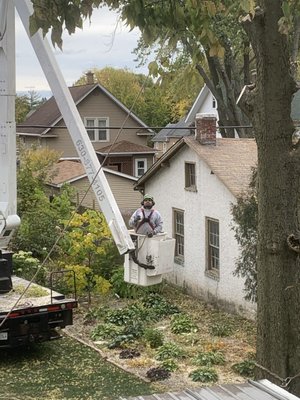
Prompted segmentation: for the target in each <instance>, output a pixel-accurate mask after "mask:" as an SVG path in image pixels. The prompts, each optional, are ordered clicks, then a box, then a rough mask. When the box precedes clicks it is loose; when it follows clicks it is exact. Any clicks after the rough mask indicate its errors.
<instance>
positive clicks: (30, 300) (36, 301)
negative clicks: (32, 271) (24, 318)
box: [0, 276, 74, 314]
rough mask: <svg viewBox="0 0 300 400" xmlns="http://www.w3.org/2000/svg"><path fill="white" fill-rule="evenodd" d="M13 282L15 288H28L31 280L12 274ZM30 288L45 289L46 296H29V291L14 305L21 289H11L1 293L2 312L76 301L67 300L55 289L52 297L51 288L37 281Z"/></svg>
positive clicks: (0, 309)
mask: <svg viewBox="0 0 300 400" xmlns="http://www.w3.org/2000/svg"><path fill="white" fill-rule="evenodd" d="M12 283H13V288H18V289H21V288H23V287H24V288H26V287H27V286H28V284H29V281H27V280H25V279H22V278H18V277H17V276H12ZM30 288H31V289H32V288H37V289H39V291H41V290H42V291H44V292H45V295H44V296H34V297H27V293H25V295H24V296H23V297H22V299H21V300H20V302H19V303H18V304H17V306H16V307H14V305H15V303H16V301H17V300H18V299H19V298H20V295H21V291H20V290H18V291H17V292H15V291H14V289H13V290H11V291H10V292H9V293H5V294H0V314H1V313H6V312H8V311H10V310H11V309H12V307H14V310H21V309H25V308H28V307H30V308H31V307H40V306H44V305H49V304H60V303H65V302H66V301H69V300H70V301H74V299H68V300H66V299H65V297H64V295H63V294H61V293H58V292H55V291H52V298H51V290H50V289H48V288H46V287H44V286H40V285H37V284H36V283H32V284H31V285H30ZM46 293H47V294H46Z"/></svg>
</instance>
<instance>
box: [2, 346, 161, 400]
mask: <svg viewBox="0 0 300 400" xmlns="http://www.w3.org/2000/svg"><path fill="white" fill-rule="evenodd" d="M0 360H1V361H0V399H6V400H27V399H28V400H29V399H31V400H33V399H34V400H42V399H47V400H65V399H66V400H67V399H72V400H75V399H76V400H77V399H78V400H88V399H92V400H96V399H99V400H116V399H118V398H119V396H121V395H122V396H126V397H129V396H137V395H141V394H144V395H145V394H150V393H153V391H154V389H153V388H151V385H150V384H147V383H145V382H143V381H141V380H139V379H138V378H136V377H135V376H134V375H130V374H128V373H126V372H124V371H123V370H121V369H119V368H117V367H115V366H113V365H111V364H109V363H107V362H106V361H104V360H103V359H102V358H101V357H100V355H99V354H98V353H96V352H94V351H93V350H91V349H89V348H88V347H85V346H83V345H81V344H79V343H77V342H75V341H73V340H71V339H69V338H63V339H62V340H58V341H55V342H48V343H44V344H41V345H38V346H35V347H32V348H31V349H17V350H14V351H9V352H8V351H1V355H0Z"/></svg>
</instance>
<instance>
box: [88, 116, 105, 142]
mask: <svg viewBox="0 0 300 400" xmlns="http://www.w3.org/2000/svg"><path fill="white" fill-rule="evenodd" d="M85 126H86V131H87V133H88V135H89V138H90V139H91V142H107V141H108V140H109V137H108V129H107V126H108V118H85ZM89 128H93V129H89Z"/></svg>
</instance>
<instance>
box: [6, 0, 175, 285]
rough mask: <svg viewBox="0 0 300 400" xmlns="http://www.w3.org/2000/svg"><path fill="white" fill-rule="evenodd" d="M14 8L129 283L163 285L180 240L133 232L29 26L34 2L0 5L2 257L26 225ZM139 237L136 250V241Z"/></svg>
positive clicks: (44, 47) (43, 44)
mask: <svg viewBox="0 0 300 400" xmlns="http://www.w3.org/2000/svg"><path fill="white" fill-rule="evenodd" d="M14 8H16V9H17V11H18V14H19V16H20V18H21V20H22V23H23V25H24V27H25V30H26V33H27V35H28V37H29V40H30V42H31V44H32V47H33V49H34V51H35V53H36V56H37V58H38V60H39V63H40V65H41V67H42V69H43V72H44V74H45V77H46V78H47V80H48V83H49V86H50V88H51V91H52V93H53V95H54V98H55V100H56V103H57V106H58V108H59V110H60V112H61V115H62V117H63V119H64V121H65V124H66V126H67V128H68V131H69V133H70V136H71V138H72V141H73V143H74V146H75V148H76V150H77V153H78V156H79V158H80V159H81V162H82V165H83V167H84V168H85V171H86V174H87V177H88V179H89V181H90V184H91V188H92V189H93V191H94V194H95V197H96V199H97V201H98V203H99V206H100V209H101V211H102V212H103V215H104V216H105V218H106V221H107V224H108V227H109V228H110V231H111V233H112V236H113V239H114V241H115V243H116V246H117V248H118V250H119V253H120V254H125V253H127V254H126V255H125V264H124V271H125V273H124V279H125V280H126V281H127V282H131V283H136V284H139V285H143V286H148V285H152V284H157V283H159V282H161V280H162V274H164V273H169V272H171V271H172V270H173V256H174V248H175V239H172V238H169V237H167V235H166V233H162V234H158V235H155V238H152V239H150V238H147V237H145V236H143V235H135V233H134V232H131V233H130V232H129V231H128V230H127V227H126V225H125V222H124V220H123V217H122V215H121V212H120V210H119V207H118V205H117V203H116V200H115V198H114V196H113V194H112V192H111V189H110V187H109V184H108V182H107V180H106V177H105V175H104V172H103V170H102V168H101V165H100V163H99V160H98V158H97V156H96V153H95V150H94V148H93V146H92V144H91V141H90V139H89V136H88V134H87V131H86V129H85V127H84V125H83V121H82V119H81V117H80V115H79V112H78V110H77V108H76V106H75V103H74V101H73V98H72V96H71V94H70V91H69V89H68V87H67V85H66V82H65V80H64V78H63V75H62V73H61V71H60V69H59V66H58V64H57V62H56V59H55V57H54V54H53V51H52V49H51V48H50V45H49V43H48V41H47V39H46V38H45V37H43V36H42V34H41V32H40V31H38V32H37V33H35V34H34V35H32V36H31V34H30V31H29V20H30V16H31V14H32V13H33V8H32V4H31V2H30V1H29V0H0V152H1V158H0V176H1V178H0V184H1V187H0V253H1V251H2V250H3V249H5V248H6V247H7V246H8V244H9V241H10V239H11V236H12V234H13V231H14V229H15V228H16V227H17V226H18V225H19V224H20V219H19V217H18V216H17V214H16V198H17V195H16V123H15V95H16V88H15V80H16V78H15V30H14V23H15V22H14ZM134 235H135V236H136V237H135V244H136V245H135V244H134V243H133V240H132V238H131V237H132V236H134ZM0 261H1V260H0ZM4 263H5V262H4Z"/></svg>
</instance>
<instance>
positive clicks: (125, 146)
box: [96, 140, 156, 155]
mask: <svg viewBox="0 0 300 400" xmlns="http://www.w3.org/2000/svg"><path fill="white" fill-rule="evenodd" d="M96 153H97V154H101V155H106V154H107V153H109V154H110V155H120V154H133V153H136V154H155V153H156V150H154V149H153V148H152V147H148V146H144V145H141V144H136V143H131V142H128V141H127V140H121V141H120V142H117V143H114V144H113V145H109V146H106V147H102V148H101V149H99V150H96Z"/></svg>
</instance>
